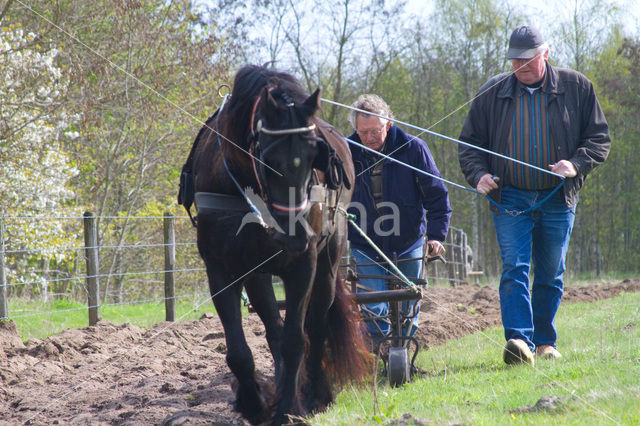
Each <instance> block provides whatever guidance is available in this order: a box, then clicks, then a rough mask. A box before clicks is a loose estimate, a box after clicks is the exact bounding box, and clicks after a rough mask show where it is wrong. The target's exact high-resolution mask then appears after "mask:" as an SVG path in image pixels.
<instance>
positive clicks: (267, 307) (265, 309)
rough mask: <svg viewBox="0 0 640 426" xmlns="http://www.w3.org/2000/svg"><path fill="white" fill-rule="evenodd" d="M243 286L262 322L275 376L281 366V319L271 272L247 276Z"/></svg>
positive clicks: (278, 373)
mask: <svg viewBox="0 0 640 426" xmlns="http://www.w3.org/2000/svg"><path fill="white" fill-rule="evenodd" d="M244 288H245V289H246V290H247V296H249V300H250V301H251V305H252V306H253V309H255V311H256V313H257V314H258V316H259V317H260V319H261V320H262V323H263V324H264V328H265V333H266V337H267V344H268V345H269V350H271V355H272V356H273V363H274V368H275V376H276V377H278V376H279V375H280V370H281V368H282V354H281V352H280V346H281V345H282V327H283V321H282V317H280V311H279V310H278V303H277V301H276V297H275V295H274V293H273V285H272V284H271V274H254V275H251V276H249V277H247V279H245V281H244Z"/></svg>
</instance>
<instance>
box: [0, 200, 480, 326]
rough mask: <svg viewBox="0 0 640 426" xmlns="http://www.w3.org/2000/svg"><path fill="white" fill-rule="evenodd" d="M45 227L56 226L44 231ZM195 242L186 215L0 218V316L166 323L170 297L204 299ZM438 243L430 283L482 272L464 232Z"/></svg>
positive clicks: (458, 279) (453, 281)
mask: <svg viewBox="0 0 640 426" xmlns="http://www.w3.org/2000/svg"><path fill="white" fill-rule="evenodd" d="M41 229H42V230H44V231H43V232H39V230H41ZM51 229H56V230H57V231H56V232H54V233H52V232H46V231H50V230H51ZM41 234H44V235H45V238H43V237H42V236H41ZM176 236H178V237H179V240H176ZM195 240H196V234H195V229H194V228H193V227H192V225H191V222H190V220H189V218H188V217H187V216H174V215H172V214H170V213H166V214H165V215H164V216H129V217H126V216H94V215H92V214H91V213H88V212H87V213H85V214H84V215H83V216H63V217H42V216H40V217H29V216H3V217H0V319H17V318H25V317H35V316H39V315H42V316H45V315H51V314H53V313H61V312H69V311H79V310H87V311H88V313H89V324H90V325H93V324H95V323H96V322H97V321H98V320H99V318H100V308H101V307H106V306H121V305H133V304H142V303H164V304H165V317H166V319H167V320H168V321H172V320H174V318H175V303H176V301H177V300H180V299H185V298H201V299H206V298H208V285H207V277H206V272H205V268H204V267H203V264H202V261H201V259H200V256H199V254H198V252H197V247H196V243H195ZM83 242H84V244H82V243H83ZM444 246H445V248H446V254H445V259H446V264H440V265H438V263H437V262H434V263H431V264H430V266H429V268H430V270H429V272H428V275H429V281H430V282H431V284H442V283H444V284H449V285H452V286H455V285H460V284H464V283H467V282H468V281H469V278H470V277H475V279H476V280H477V277H478V276H479V275H481V274H482V272H476V271H472V270H471V267H470V265H471V264H472V262H471V260H472V253H471V249H470V248H469V246H468V244H467V236H466V233H465V232H464V231H463V230H462V229H460V228H455V227H450V229H449V234H448V236H447V240H446V241H445V242H444ZM12 298H15V299H19V300H31V301H33V300H38V301H41V302H45V303H46V302H51V301H55V300H60V299H70V300H73V301H75V302H78V303H83V304H84V305H83V306H80V307H71V308H64V309H59V310H51V309H44V310H41V311H32V312H28V311H25V310H16V312H10V310H9V303H8V301H9V300H11V299H12Z"/></svg>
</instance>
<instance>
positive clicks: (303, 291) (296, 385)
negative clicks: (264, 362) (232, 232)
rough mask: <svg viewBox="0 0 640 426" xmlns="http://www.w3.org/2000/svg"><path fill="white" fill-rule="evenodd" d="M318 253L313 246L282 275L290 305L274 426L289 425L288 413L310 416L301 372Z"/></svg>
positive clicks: (287, 313)
mask: <svg viewBox="0 0 640 426" xmlns="http://www.w3.org/2000/svg"><path fill="white" fill-rule="evenodd" d="M315 253H316V251H315V246H312V247H311V248H310V249H309V250H308V251H307V252H306V255H303V256H300V257H299V258H298V259H296V262H295V266H294V267H292V268H290V269H288V270H287V271H285V272H283V273H282V274H281V275H280V276H281V278H282V281H283V282H284V288H285V292H286V295H287V302H286V316H285V320H284V330H283V331H284V332H283V338H282V360H283V365H282V375H281V376H280V377H278V386H277V392H278V396H279V398H280V400H279V402H278V407H277V410H276V414H275V416H274V418H273V424H274V425H280V424H284V423H288V422H289V421H290V419H289V417H288V416H287V415H288V414H293V415H304V414H306V411H305V410H304V408H303V406H302V403H301V398H300V370H301V366H302V360H303V357H304V353H305V349H306V348H305V346H306V337H305V334H304V318H305V315H306V312H307V305H308V304H309V296H310V294H311V283H312V281H313V278H314V275H315V266H316V265H315V258H316V255H315Z"/></svg>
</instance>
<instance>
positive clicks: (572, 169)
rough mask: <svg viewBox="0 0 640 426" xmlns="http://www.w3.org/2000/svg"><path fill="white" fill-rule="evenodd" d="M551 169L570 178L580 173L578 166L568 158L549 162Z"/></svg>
mask: <svg viewBox="0 0 640 426" xmlns="http://www.w3.org/2000/svg"><path fill="white" fill-rule="evenodd" d="M549 170H551V171H552V172H553V173H557V174H559V175H562V176H564V177H569V178H572V177H575V176H576V175H577V174H578V171H577V170H576V166H574V165H573V163H572V162H571V161H568V160H560V161H558V162H557V163H556V164H549Z"/></svg>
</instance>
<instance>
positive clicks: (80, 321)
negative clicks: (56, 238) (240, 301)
mask: <svg viewBox="0 0 640 426" xmlns="http://www.w3.org/2000/svg"><path fill="white" fill-rule="evenodd" d="M274 291H275V294H276V298H278V299H282V298H284V290H283V289H282V285H281V284H275V285H274ZM8 310H9V318H10V319H12V320H13V321H14V322H15V323H16V327H17V328H18V332H19V333H20V337H22V340H24V341H25V342H26V341H27V340H28V339H44V338H46V337H49V336H52V335H55V334H59V333H61V332H63V331H64V330H66V329H68V328H82V327H86V326H88V325H89V314H88V310H87V305H86V304H83V303H79V302H76V301H72V300H69V299H62V300H54V301H52V302H48V303H43V302H38V301H27V300H23V299H16V298H13V299H12V298H10V299H9V306H8ZM205 312H213V313H215V308H214V306H213V302H212V301H211V298H209V297H208V296H203V295H200V296H198V297H194V298H180V299H177V300H176V314H175V318H176V321H185V320H195V319H198V318H200V317H201V316H202V315H203V314H204V313H205ZM242 312H243V315H246V314H247V313H248V311H247V308H245V307H244V306H243V307H242ZM100 318H101V319H104V320H107V321H110V322H113V323H117V324H122V323H130V324H133V325H136V326H138V327H143V328H147V327H150V326H152V325H153V324H156V323H159V322H161V321H164V320H165V305H164V301H160V302H152V303H132V304H128V303H124V304H120V305H115V304H114V305H105V306H101V307H100Z"/></svg>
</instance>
